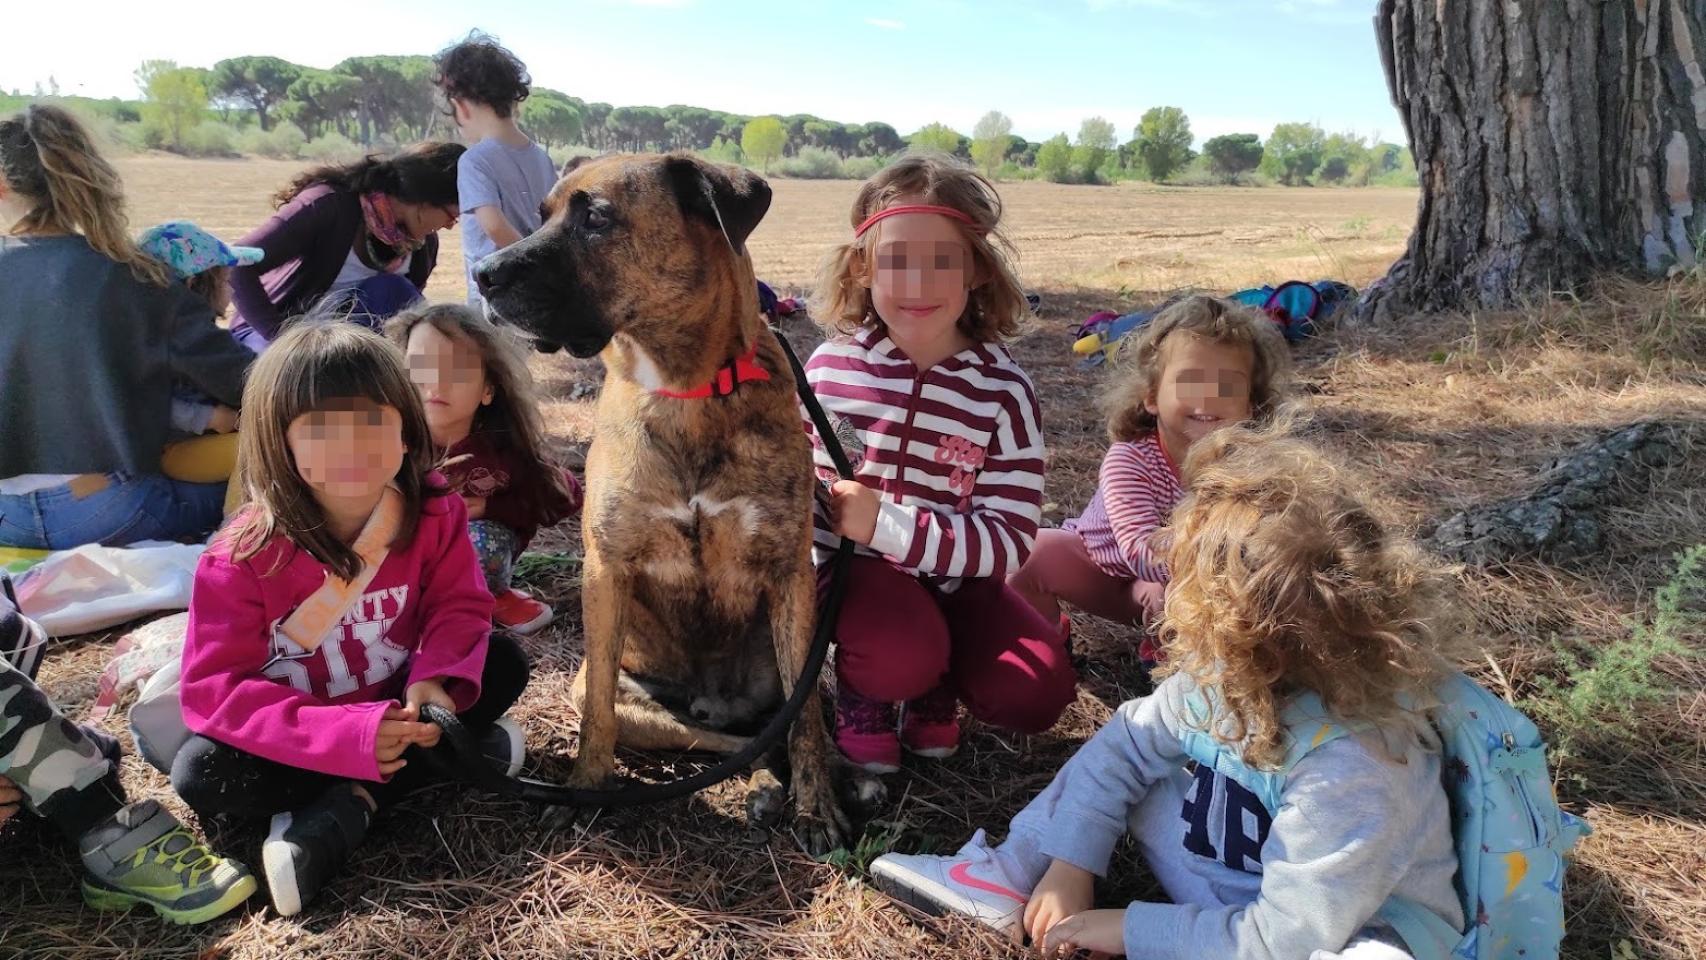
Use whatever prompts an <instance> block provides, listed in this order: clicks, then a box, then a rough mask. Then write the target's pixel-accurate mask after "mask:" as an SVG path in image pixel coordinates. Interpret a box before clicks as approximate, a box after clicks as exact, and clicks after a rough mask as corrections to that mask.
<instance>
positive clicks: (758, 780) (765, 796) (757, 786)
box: [746, 770, 788, 830]
mask: <svg viewBox="0 0 1706 960" xmlns="http://www.w3.org/2000/svg"><path fill="white" fill-rule="evenodd" d="M787 805H788V791H787V789H786V788H784V787H783V786H782V781H780V780H777V779H776V775H775V774H773V773H771V772H770V771H768V770H760V771H758V772H756V773H754V774H753V775H752V779H751V780H749V781H747V791H746V822H747V825H748V826H750V827H752V828H753V829H757V830H765V829H768V828H770V827H773V826H775V825H776V823H777V821H778V820H780V819H781V818H782V811H783V810H784V809H785V808H786V807H787Z"/></svg>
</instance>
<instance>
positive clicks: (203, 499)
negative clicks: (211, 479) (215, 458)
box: [0, 473, 225, 550]
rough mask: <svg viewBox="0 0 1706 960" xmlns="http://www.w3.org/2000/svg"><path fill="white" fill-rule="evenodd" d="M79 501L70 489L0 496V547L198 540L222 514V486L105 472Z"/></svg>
mask: <svg viewBox="0 0 1706 960" xmlns="http://www.w3.org/2000/svg"><path fill="white" fill-rule="evenodd" d="M106 479H107V485H106V486H105V487H103V488H101V489H98V490H95V491H93V492H91V493H87V494H85V495H84V496H82V497H79V496H77V495H76V494H74V493H72V492H71V487H70V485H68V484H67V485H62V486H58V487H49V488H47V489H46V490H37V491H35V492H34V493H25V494H19V495H4V494H0V547H23V548H26V549H32V550H69V549H70V548H72V547H80V546H82V545H83V544H86V543H99V544H103V545H105V546H109V547H122V546H126V545H128V544H132V543H135V542H137V541H138V540H182V539H185V538H195V539H201V538H203V537H206V536H207V535H208V534H209V533H211V532H212V531H213V528H214V527H217V526H218V525H219V521H220V520H221V519H222V518H223V516H224V506H225V484H223V483H184V482H182V481H179V480H172V479H170V478H168V477H164V476H161V475H159V474H145V475H143V476H130V475H128V474H124V473H109V474H107V478H106Z"/></svg>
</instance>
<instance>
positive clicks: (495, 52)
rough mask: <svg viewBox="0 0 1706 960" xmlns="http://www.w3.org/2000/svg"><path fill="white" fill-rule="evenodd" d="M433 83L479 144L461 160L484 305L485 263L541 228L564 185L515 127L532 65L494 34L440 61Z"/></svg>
mask: <svg viewBox="0 0 1706 960" xmlns="http://www.w3.org/2000/svg"><path fill="white" fill-rule="evenodd" d="M434 63H435V64H436V65H437V68H438V73H437V75H436V76H434V78H433V82H434V83H435V84H437V85H438V88H439V90H441V91H442V92H443V93H444V97H445V99H446V100H448V101H449V102H450V106H451V109H452V110H454V111H455V117H456V126H457V129H459V130H461V131H462V136H463V138H464V139H466V140H467V141H468V142H469V143H470V144H472V146H470V147H469V148H468V151H467V152H466V153H464V154H463V155H462V159H461V160H460V161H458V162H457V165H456V192H457V194H458V195H459V200H460V204H461V209H462V256H463V260H464V262H465V263H464V266H465V269H466V271H467V278H468V303H469V305H471V306H479V305H480V303H481V298H480V290H479V287H478V286H477V285H476V284H475V282H474V268H475V267H476V266H478V265H479V263H480V260H481V259H482V258H484V257H486V256H488V255H490V254H492V253H496V252H497V251H499V250H501V249H503V248H504V247H507V246H509V245H510V244H512V243H514V242H516V241H517V240H520V239H521V238H522V237H525V236H527V235H528V234H530V233H532V232H533V231H535V230H537V229H539V223H540V217H539V206H540V204H542V203H544V202H545V196H546V194H548V193H550V192H551V187H552V185H553V184H555V183H556V182H557V171H556V168H555V167H553V166H552V164H551V157H550V155H549V154H547V153H546V152H545V149H544V148H543V147H541V146H539V145H538V144H537V143H534V142H533V141H532V140H530V139H528V137H527V135H526V134H525V133H522V132H521V128H520V127H519V126H517V125H516V121H515V114H516V108H517V107H518V106H519V105H520V103H521V101H523V100H525V99H527V94H528V84H529V82H530V78H529V77H528V75H527V67H526V65H525V64H523V63H522V62H521V61H520V60H517V59H516V57H515V55H514V54H512V53H510V52H509V51H508V50H505V49H504V48H503V47H500V46H498V44H497V42H496V41H495V40H493V39H492V38H491V37H488V36H485V35H483V34H479V33H475V34H472V35H470V36H469V37H468V39H467V40H464V41H462V42H461V43H458V44H456V45H455V46H453V47H450V48H448V49H446V50H444V51H443V52H441V53H439V55H438V56H437V57H436V58H435V60H434Z"/></svg>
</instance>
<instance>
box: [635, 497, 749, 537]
mask: <svg viewBox="0 0 1706 960" xmlns="http://www.w3.org/2000/svg"><path fill="white" fill-rule="evenodd" d="M652 509H653V511H654V512H656V513H657V515H658V516H660V517H663V518H664V519H666V520H673V521H675V522H676V523H680V524H683V525H693V524H696V523H697V522H698V521H699V520H700V519H701V518H710V517H720V516H722V515H723V514H725V513H733V514H735V516H736V517H737V518H738V519H739V520H740V527H741V530H743V531H745V532H746V533H748V534H753V533H757V532H758V506H757V505H756V504H754V503H753V502H752V500H751V499H750V498H748V497H733V498H731V499H728V500H718V499H717V498H715V497H711V496H707V495H706V494H703V493H696V494H694V495H693V499H691V500H688V501H687V502H686V503H675V504H659V505H658V506H655V507H653V508H652Z"/></svg>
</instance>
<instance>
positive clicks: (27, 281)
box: [0, 106, 253, 550]
mask: <svg viewBox="0 0 1706 960" xmlns="http://www.w3.org/2000/svg"><path fill="white" fill-rule="evenodd" d="M252 359H253V354H251V353H250V352H249V351H247V350H245V349H243V347H242V346H241V345H240V344H238V343H236V342H235V341H233V340H232V339H231V337H230V336H229V335H228V334H227V333H226V332H225V331H223V330H221V329H219V327H218V326H217V325H215V323H214V320H213V311H212V309H210V308H209V306H208V304H207V302H206V301H205V300H202V299H201V298H200V297H197V296H196V295H195V294H193V293H191V292H190V291H189V290H188V289H187V288H185V287H184V286H183V285H182V284H179V283H174V282H172V278H171V275H170V272H169V271H168V270H167V268H166V266H165V265H164V264H162V263H160V262H159V261H157V260H154V259H152V258H150V257H148V256H146V255H144V254H143V253H141V252H140V251H139V250H138V249H137V247H136V244H135V243H134V242H133V241H132V240H131V239H130V234H129V231H128V229H127V227H126V221H125V213H124V191H123V187H122V185H121V183H120V181H119V177H118V173H117V172H116V171H115V170H114V169H113V168H112V166H111V165H110V164H108V163H107V162H106V160H104V159H102V157H101V156H100V154H99V153H98V152H97V151H96V150H95V147H94V144H93V143H92V142H91V141H90V139H89V135H88V133H87V132H86V131H85V130H84V129H83V127H82V125H81V124H79V123H78V122H77V120H76V119H75V118H74V117H72V116H71V115H70V114H68V113H66V112H65V111H63V110H60V109H58V108H56V107H49V106H32V107H29V108H28V109H26V110H25V111H24V112H23V113H20V114H18V115H16V116H14V117H12V118H9V119H5V120H0V382H4V384H5V389H4V390H0V547H24V548H33V549H50V550H59V549H65V548H69V547H75V546H79V545H82V544H85V543H103V544H109V545H114V546H122V545H125V544H129V543H134V542H136V541H138V540H177V539H184V538H200V537H203V536H205V535H206V534H207V533H208V532H209V531H211V530H212V529H213V528H214V526H215V525H217V524H218V523H219V520H220V515H221V510H220V507H221V504H222V501H223V500H224V496H225V484H223V483H186V482H182V481H178V480H173V479H171V478H169V477H166V476H165V475H163V474H162V473H161V472H160V454H161V451H162V449H163V448H164V447H165V445H166V434H167V429H168V422H169V419H170V417H169V411H170V409H171V404H172V385H173V383H174V382H175V381H179V380H182V381H184V382H187V383H189V384H191V385H193V386H194V387H196V388H198V389H199V390H201V391H202V392H203V393H205V394H207V395H208V396H209V397H210V398H211V399H212V400H213V401H215V402H216V403H220V404H224V405H225V406H227V407H233V408H234V407H236V406H238V404H240V403H241V402H242V397H243V373H244V370H245V369H246V368H247V367H248V364H249V362H250V361H251V360H252Z"/></svg>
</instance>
